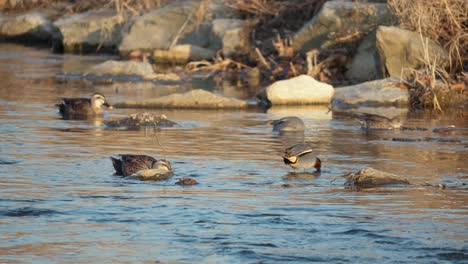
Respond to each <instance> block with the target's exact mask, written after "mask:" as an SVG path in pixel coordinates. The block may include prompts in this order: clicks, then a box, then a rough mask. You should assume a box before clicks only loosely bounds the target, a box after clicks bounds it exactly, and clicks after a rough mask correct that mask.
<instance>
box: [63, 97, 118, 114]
mask: <svg viewBox="0 0 468 264" xmlns="http://www.w3.org/2000/svg"><path fill="white" fill-rule="evenodd" d="M56 106H57V107H58V108H59V111H60V114H62V116H63V117H64V118H66V119H70V118H87V117H93V116H98V115H102V114H103V113H104V110H103V109H102V107H103V106H106V107H108V108H109V109H112V106H111V105H110V104H109V103H108V102H107V100H106V98H105V97H104V95H102V94H100V93H95V94H93V95H92V96H91V98H62V102H61V103H60V104H56Z"/></svg>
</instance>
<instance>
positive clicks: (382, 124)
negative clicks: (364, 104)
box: [356, 114, 402, 130]
mask: <svg viewBox="0 0 468 264" xmlns="http://www.w3.org/2000/svg"><path fill="white" fill-rule="evenodd" d="M356 118H357V119H358V120H359V123H361V128H362V129H364V130H371V129H399V128H401V126H402V122H401V120H400V118H398V117H394V118H388V117H385V116H380V115H374V114H359V115H357V116H356Z"/></svg>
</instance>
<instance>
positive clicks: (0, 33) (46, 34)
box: [0, 13, 57, 44]
mask: <svg viewBox="0 0 468 264" xmlns="http://www.w3.org/2000/svg"><path fill="white" fill-rule="evenodd" d="M54 34H57V28H56V27H55V26H54V25H53V24H52V22H51V21H49V20H48V19H47V18H46V16H45V15H43V14H40V13H27V14H21V15H17V16H0V40H7V41H20V42H25V43H30V44H33V43H38V42H44V43H47V42H50V41H51V40H52V36H53V35H54Z"/></svg>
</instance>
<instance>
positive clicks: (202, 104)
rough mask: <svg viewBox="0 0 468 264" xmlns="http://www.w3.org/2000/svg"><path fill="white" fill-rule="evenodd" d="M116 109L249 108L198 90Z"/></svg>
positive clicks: (126, 102)
mask: <svg viewBox="0 0 468 264" xmlns="http://www.w3.org/2000/svg"><path fill="white" fill-rule="evenodd" d="M114 106H115V107H141V108H196V109H221V108H237V109H240V108H247V107H248V104H247V102H245V101H242V100H239V99H235V98H227V97H224V96H221V95H216V94H214V93H211V92H208V91H205V90H201V89H197V90H192V91H189V92H186V93H176V94H170V95H166V96H163V97H159V98H154V99H147V100H142V101H124V102H121V103H117V104H114Z"/></svg>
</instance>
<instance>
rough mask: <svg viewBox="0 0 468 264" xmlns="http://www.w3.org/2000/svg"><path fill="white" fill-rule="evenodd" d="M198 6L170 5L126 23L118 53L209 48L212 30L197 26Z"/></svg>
mask: <svg viewBox="0 0 468 264" xmlns="http://www.w3.org/2000/svg"><path fill="white" fill-rule="evenodd" d="M198 5H199V3H198V2H196V1H183V2H179V3H175V4H169V5H167V6H165V7H163V8H161V9H157V10H154V11H152V12H149V13H147V14H144V15H143V16H140V17H136V18H134V19H133V20H131V21H129V23H128V25H127V26H126V27H125V30H124V33H123V38H122V42H121V44H120V46H119V51H120V53H121V54H122V55H127V54H128V53H129V52H131V51H132V50H146V51H152V50H154V49H163V50H167V49H169V48H171V47H173V46H174V45H176V44H193V45H197V46H200V47H206V46H208V45H209V36H210V30H211V28H210V26H209V25H207V24H200V25H198V24H197V16H196V12H197V10H198V7H199V6H198Z"/></svg>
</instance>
